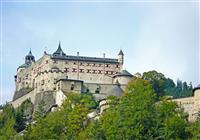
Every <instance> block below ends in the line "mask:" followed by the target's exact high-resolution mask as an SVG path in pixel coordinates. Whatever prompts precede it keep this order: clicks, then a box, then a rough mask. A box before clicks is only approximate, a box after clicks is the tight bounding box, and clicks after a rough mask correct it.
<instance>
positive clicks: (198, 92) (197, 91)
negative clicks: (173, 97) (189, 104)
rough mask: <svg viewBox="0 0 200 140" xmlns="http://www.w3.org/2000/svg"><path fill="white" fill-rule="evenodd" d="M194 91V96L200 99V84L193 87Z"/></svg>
mask: <svg viewBox="0 0 200 140" xmlns="http://www.w3.org/2000/svg"><path fill="white" fill-rule="evenodd" d="M193 92H194V96H195V97H197V98H199V99H200V84H199V85H198V86H197V87H195V88H194V89H193ZM199 102H200V100H199Z"/></svg>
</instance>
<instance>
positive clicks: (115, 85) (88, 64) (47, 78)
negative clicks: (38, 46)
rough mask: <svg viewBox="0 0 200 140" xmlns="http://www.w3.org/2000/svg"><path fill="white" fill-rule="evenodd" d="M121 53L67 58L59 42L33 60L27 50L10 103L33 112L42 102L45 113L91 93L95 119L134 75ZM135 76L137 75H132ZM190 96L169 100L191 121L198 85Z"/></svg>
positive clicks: (198, 103) (198, 107)
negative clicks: (69, 95) (72, 96)
mask: <svg viewBox="0 0 200 140" xmlns="http://www.w3.org/2000/svg"><path fill="white" fill-rule="evenodd" d="M123 64H124V53H123V52H122V50H120V52H119V54H118V58H115V59H114V58H106V57H105V54H104V55H103V57H102V58H99V57H85V56H80V55H79V52H77V55H76V56H72V55H67V54H65V53H64V52H63V50H62V48H61V45H60V43H59V45H58V48H57V50H56V51H55V52H54V53H53V54H48V53H47V52H44V55H43V56H42V57H41V58H40V59H38V60H37V61H36V60H35V57H34V56H33V54H32V52H31V51H30V52H29V53H28V55H26V57H25V63H24V64H22V65H21V66H19V67H18V68H17V74H16V75H15V85H16V89H15V93H14V96H13V101H12V102H11V104H12V105H13V107H14V108H17V107H18V106H20V105H21V104H22V103H23V102H24V101H25V100H27V99H29V100H30V101H31V102H32V103H33V105H34V110H35V108H36V107H37V105H38V104H39V103H40V102H41V101H44V102H45V107H44V108H45V110H46V111H52V110H53V109H54V108H55V107H57V106H60V105H61V104H62V102H63V100H64V99H65V98H66V94H67V93H70V92H74V93H84V92H90V93H92V95H93V96H94V99H95V100H96V101H98V102H99V108H100V112H97V111H94V112H92V113H90V114H88V117H89V118H97V117H99V114H101V112H102V111H103V110H104V109H106V108H107V107H108V104H107V100H106V97H107V96H110V95H114V96H121V95H122V94H123V91H124V90H125V88H126V86H127V84H128V82H129V81H130V80H131V79H132V77H133V75H132V74H130V73H129V72H128V71H126V70H123ZM135 76H136V77H137V75H135ZM193 92H194V96H193V97H186V98H179V99H172V100H173V101H175V102H177V103H178V105H180V106H181V107H183V108H184V111H185V112H187V113H188V115H189V116H188V120H189V121H194V120H195V119H196V118H197V116H198V113H199V111H200V85H199V86H197V87H196V88H194V90H193Z"/></svg>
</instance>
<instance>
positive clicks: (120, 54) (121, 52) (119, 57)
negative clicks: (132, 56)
mask: <svg viewBox="0 0 200 140" xmlns="http://www.w3.org/2000/svg"><path fill="white" fill-rule="evenodd" d="M118 62H119V63H120V64H122V65H123V64H124V53H123V51H122V50H120V52H119V54H118Z"/></svg>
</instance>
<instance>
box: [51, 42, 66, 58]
mask: <svg viewBox="0 0 200 140" xmlns="http://www.w3.org/2000/svg"><path fill="white" fill-rule="evenodd" d="M53 56H66V54H65V53H64V52H63V50H62V48H61V45H60V41H59V44H58V49H57V50H56V52H54V53H53Z"/></svg>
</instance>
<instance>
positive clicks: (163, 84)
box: [142, 71, 193, 98]
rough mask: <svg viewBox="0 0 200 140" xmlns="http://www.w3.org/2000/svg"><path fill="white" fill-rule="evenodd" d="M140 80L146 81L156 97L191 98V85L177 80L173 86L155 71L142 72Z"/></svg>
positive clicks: (171, 81)
mask: <svg viewBox="0 0 200 140" xmlns="http://www.w3.org/2000/svg"><path fill="white" fill-rule="evenodd" d="M142 79H144V80H147V81H149V82H150V84H151V85H152V87H153V89H154V92H155V93H156V94H157V95H158V96H165V95H167V96H172V97H173V98H180V97H188V96H192V95H193V92H192V89H193V87H192V84H191V83H190V84H189V85H188V84H187V83H186V82H182V81H181V80H177V83H176V84H175V83H174V81H173V80H172V79H170V78H166V77H165V76H164V75H163V74H162V73H159V72H157V71H149V72H144V73H143V75H142Z"/></svg>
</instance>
